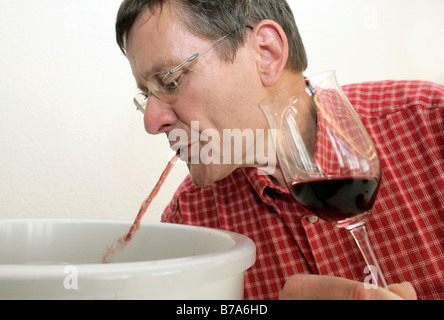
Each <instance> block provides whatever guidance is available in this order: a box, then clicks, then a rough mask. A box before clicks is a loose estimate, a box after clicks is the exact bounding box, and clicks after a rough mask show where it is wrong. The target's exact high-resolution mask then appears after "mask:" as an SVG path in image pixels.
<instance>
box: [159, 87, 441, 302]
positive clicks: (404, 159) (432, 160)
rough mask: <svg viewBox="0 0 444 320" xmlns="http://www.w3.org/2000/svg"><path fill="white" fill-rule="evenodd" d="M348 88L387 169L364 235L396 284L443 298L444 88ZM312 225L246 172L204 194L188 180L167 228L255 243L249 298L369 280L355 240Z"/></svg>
mask: <svg viewBox="0 0 444 320" xmlns="http://www.w3.org/2000/svg"><path fill="white" fill-rule="evenodd" d="M343 89H344V91H345V93H346V94H347V96H348V98H349V100H350V102H351V103H352V105H353V106H354V108H355V110H356V111H357V113H358V114H359V116H360V118H361V119H362V121H363V123H364V126H365V127H366V129H367V131H368V132H369V134H370V136H371V137H372V139H373V141H374V143H375V146H376V149H377V151H378V154H379V157H380V161H381V167H382V175H381V187H380V190H379V194H378V198H377V200H376V202H375V205H374V208H373V210H372V212H371V214H370V215H369V219H368V222H367V224H366V227H367V231H368V234H369V238H370V241H371V243H372V247H373V250H374V252H375V255H376V256H377V259H378V261H379V264H380V267H381V269H382V272H383V274H384V275H385V277H386V280H387V282H388V284H390V283H399V282H402V281H410V282H411V283H412V284H413V285H414V286H415V289H416V291H417V293H418V296H419V298H420V299H440V298H441V299H443V298H444V223H443V216H444V191H443V190H444V87H443V86H440V85H436V84H432V83H428V82H421V81H384V82H370V83H362V84H355V85H348V86H344V88H343ZM258 112H259V111H258ZM312 217H313V215H312V214H311V213H310V212H309V211H308V210H307V209H305V208H304V207H303V206H301V205H300V204H299V203H298V202H296V201H295V200H294V199H293V198H292V196H291V195H290V194H289V192H288V190H287V189H286V188H283V187H279V186H276V185H275V184H274V183H273V181H272V180H271V179H270V177H269V176H264V175H259V174H258V170H257V169H255V168H241V169H238V170H236V171H235V172H234V173H233V174H231V175H230V176H228V177H227V178H225V179H224V180H221V181H218V182H216V183H214V184H212V185H211V186H209V187H205V188H197V187H195V186H194V185H193V183H192V181H191V179H190V177H189V176H188V177H187V178H186V179H185V181H184V182H183V183H182V185H181V186H180V187H179V189H178V190H177V192H176V194H175V195H174V197H173V199H172V201H171V202H170V204H169V205H168V206H167V208H166V209H165V212H164V214H163V216H162V221H164V222H172V223H183V224H190V225H201V226H207V227H214V228H220V229H225V230H230V231H234V232H238V233H241V234H244V235H247V236H248V237H250V238H251V239H253V240H254V242H255V243H256V247H257V261H256V263H255V264H254V266H253V267H252V268H250V269H249V270H248V271H247V272H246V277H245V298H246V299H276V298H277V297H278V295H279V292H280V290H281V289H282V288H283V285H284V283H285V281H286V279H287V278H288V277H290V276H291V275H293V274H295V273H312V274H322V275H334V276H339V277H346V278H349V279H354V280H358V281H364V279H365V277H366V276H367V274H366V273H364V268H365V262H364V260H363V257H362V256H361V254H360V252H359V249H358V248H357V246H356V244H355V243H354V240H353V238H352V236H351V235H350V234H349V233H348V231H347V230H344V229H339V228H336V227H334V226H332V225H331V224H330V223H328V222H325V221H323V220H321V219H319V220H317V221H316V219H311V218H312Z"/></svg>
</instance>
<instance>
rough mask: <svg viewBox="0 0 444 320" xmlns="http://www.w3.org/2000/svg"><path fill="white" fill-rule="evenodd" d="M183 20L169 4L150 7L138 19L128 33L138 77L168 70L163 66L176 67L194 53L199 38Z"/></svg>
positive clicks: (129, 52)
mask: <svg viewBox="0 0 444 320" xmlns="http://www.w3.org/2000/svg"><path fill="white" fill-rule="evenodd" d="M180 21H181V20H180V17H179V16H178V14H177V12H176V10H174V9H173V8H171V7H170V6H169V5H164V6H163V7H162V8H158V9H156V10H153V11H152V10H150V9H147V10H145V11H144V12H142V13H141V14H140V15H139V17H138V18H137V19H136V21H135V23H134V25H133V27H132V28H131V30H130V32H129V34H128V37H127V48H126V52H127V58H128V60H129V62H130V64H131V68H132V70H133V74H134V76H135V77H136V79H137V80H139V79H140V78H144V77H145V76H146V75H147V74H153V73H155V72H158V71H161V70H163V71H167V70H165V69H163V68H165V67H173V66H174V64H175V63H176V64H177V63H180V62H182V61H180V59H184V58H187V57H186V55H191V54H193V53H194V52H193V50H195V48H196V47H198V42H199V38H198V37H196V36H194V35H193V34H192V33H191V32H190V31H189V30H188V29H187V28H186V27H185V26H184V25H183V24H182V23H181V22H180ZM140 80H143V79H140Z"/></svg>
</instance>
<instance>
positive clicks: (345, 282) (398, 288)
mask: <svg viewBox="0 0 444 320" xmlns="http://www.w3.org/2000/svg"><path fill="white" fill-rule="evenodd" d="M279 299H281V300H404V299H405V300H416V299H417V296H416V292H415V289H414V288H413V286H412V285H411V284H410V283H409V282H403V283H399V284H392V285H390V286H389V290H386V289H383V288H377V289H366V288H365V287H364V284H363V283H362V282H358V281H353V280H349V279H344V278H338V277H330V276H319V275H310V274H297V275H294V276H292V277H290V278H289V279H288V281H287V283H286V284H285V286H284V289H283V290H282V292H281V294H280V296H279Z"/></svg>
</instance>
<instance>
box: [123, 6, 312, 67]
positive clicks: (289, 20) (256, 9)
mask: <svg viewBox="0 0 444 320" xmlns="http://www.w3.org/2000/svg"><path fill="white" fill-rule="evenodd" d="M173 1H174V0H124V1H123V2H122V4H121V6H120V9H119V12H118V14H117V21H116V40H117V43H118V45H119V47H120V49H121V50H122V52H123V53H124V54H125V53H126V52H125V49H126V38H127V35H128V33H129V31H130V30H131V28H132V26H133V25H134V22H135V20H136V19H137V17H138V16H139V15H140V14H141V13H142V12H143V11H145V10H146V9H150V10H155V9H158V8H160V9H161V8H162V6H163V5H164V4H167V3H170V4H173ZM174 8H175V9H176V10H178V12H179V16H180V17H182V21H181V22H182V23H183V24H184V25H185V26H187V27H188V28H189V29H190V30H191V31H192V32H194V33H196V34H199V35H201V36H203V37H205V38H207V39H208V40H217V39H219V38H221V37H223V36H224V35H226V34H230V36H229V37H227V38H226V39H225V40H224V41H221V43H219V44H218V45H217V47H216V50H218V54H220V56H221V58H222V59H224V60H225V61H233V60H234V58H235V56H236V53H237V50H238V48H239V47H240V46H241V45H242V44H243V43H244V40H245V33H246V28H245V27H246V26H249V25H253V26H254V25H255V24H256V23H258V22H260V21H262V20H273V21H275V22H277V23H278V24H279V25H280V26H281V27H282V28H283V30H284V32H285V34H286V35H287V38H288V43H289V57H288V62H287V65H286V68H287V69H289V70H292V71H295V72H302V71H304V70H305V69H306V68H307V56H306V52H305V48H304V44H303V42H302V39H301V36H300V34H299V30H298V28H297V26H296V22H295V19H294V16H293V12H292V10H291V8H290V6H289V5H288V3H287V1H286V0H175V1H174Z"/></svg>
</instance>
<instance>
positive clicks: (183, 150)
mask: <svg viewBox="0 0 444 320" xmlns="http://www.w3.org/2000/svg"><path fill="white" fill-rule="evenodd" d="M197 142H198V141H197ZM197 142H193V143H190V144H188V145H183V146H181V145H176V144H175V145H172V146H171V150H173V151H174V152H175V153H179V154H180V157H179V159H181V160H182V161H186V160H189V159H191V147H192V146H193V145H194V144H196V143H197ZM185 157H186V158H185Z"/></svg>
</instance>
